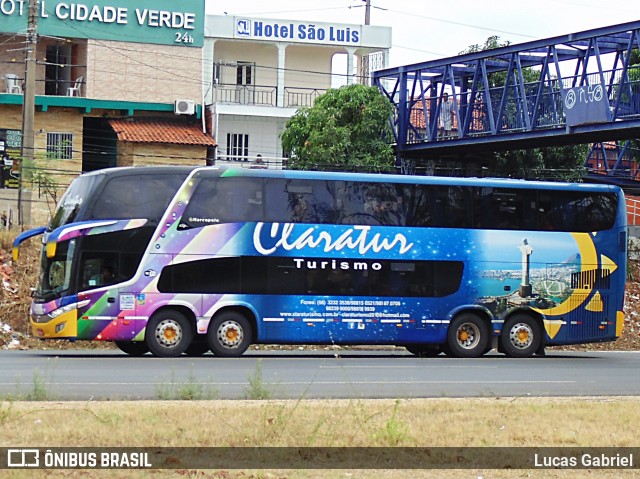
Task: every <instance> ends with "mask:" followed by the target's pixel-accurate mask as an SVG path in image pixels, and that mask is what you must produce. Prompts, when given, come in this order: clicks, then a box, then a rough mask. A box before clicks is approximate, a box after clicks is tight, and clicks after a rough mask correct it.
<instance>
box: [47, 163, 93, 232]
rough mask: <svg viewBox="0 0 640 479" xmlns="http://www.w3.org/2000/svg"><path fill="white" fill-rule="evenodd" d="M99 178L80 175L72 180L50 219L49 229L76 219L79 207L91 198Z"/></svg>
mask: <svg viewBox="0 0 640 479" xmlns="http://www.w3.org/2000/svg"><path fill="white" fill-rule="evenodd" d="M100 180H101V177H100V176H96V175H88V176H80V177H78V178H76V179H75V180H73V181H72V182H71V185H69V188H68V189H67V191H66V193H65V194H64V195H63V197H62V199H61V200H60V203H59V204H58V207H57V209H56V212H55V214H54V216H53V218H52V219H51V223H50V224H49V228H50V230H54V229H56V228H59V227H60V226H63V225H66V224H69V223H73V222H74V221H76V218H77V217H78V213H79V212H80V209H81V208H82V206H83V205H84V204H85V203H86V201H87V200H88V199H89V198H91V192H92V191H93V190H94V189H95V187H96V184H97V183H98V182H99V181H100Z"/></svg>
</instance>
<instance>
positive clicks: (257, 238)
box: [14, 167, 627, 357]
mask: <svg viewBox="0 0 640 479" xmlns="http://www.w3.org/2000/svg"><path fill="white" fill-rule="evenodd" d="M38 234H43V235H44V236H43V248H42V261H41V275H40V279H39V282H38V285H37V288H36V290H35V293H34V298H33V303H32V306H31V327H32V331H33V334H34V335H35V336H36V337H39V338H43V339H44V338H61V339H63V338H66V339H81V340H102V341H114V342H115V343H116V345H117V346H118V347H119V348H120V349H121V350H122V351H124V352H126V353H128V354H131V355H141V354H145V353H147V352H149V351H150V352H151V353H152V354H154V355H156V356H177V355H181V354H189V355H200V354H203V353H205V352H207V351H209V350H211V351H212V352H213V353H214V354H215V355H217V356H227V357H228V356H239V355H241V354H243V352H244V351H245V350H246V349H247V347H248V346H250V345H251V344H265V343H269V344H336V345H362V344H368V345H396V346H404V347H406V348H407V349H408V350H409V351H410V352H412V353H414V354H416V355H423V356H431V355H436V354H439V353H441V352H444V353H445V354H447V355H451V356H456V357H478V356H480V355H483V354H485V353H487V352H488V351H490V350H491V349H492V348H494V347H495V348H497V349H498V351H500V352H503V353H505V354H506V355H508V356H511V357H529V356H531V355H533V354H536V353H539V354H542V353H543V352H544V347H545V346H550V345H566V344H577V343H587V342H599V341H609V340H614V339H615V338H616V337H618V336H620V334H621V332H622V326H623V322H624V316H623V298H624V287H625V277H626V272H625V270H626V244H627V230H626V213H625V202H624V195H623V193H622V191H621V190H620V189H619V188H618V187H615V186H607V185H590V184H569V183H547V182H529V181H522V180H501V179H476V178H441V177H425V176H404V175H382V174H379V175H378V174H355V173H348V174H347V173H329V172H309V171H276V170H267V169H225V168H218V167H199V168H193V167H190V168H182V167H142V168H115V169H108V170H102V171H98V172H93V173H88V174H84V175H81V176H79V177H78V178H77V179H75V180H74V181H73V182H72V184H71V185H70V186H69V188H68V190H67V192H66V193H65V195H64V196H63V198H62V199H61V201H60V204H59V205H58V207H57V210H56V212H55V215H54V217H53V219H52V220H51V222H50V224H49V226H48V227H47V228H39V229H36V230H31V231H27V232H25V233H23V234H21V235H20V236H19V237H18V238H17V239H16V240H15V243H14V253H16V252H17V248H18V247H19V245H20V243H21V242H23V241H24V240H25V239H26V238H28V237H30V236H34V235H38Z"/></svg>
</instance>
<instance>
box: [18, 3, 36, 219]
mask: <svg viewBox="0 0 640 479" xmlns="http://www.w3.org/2000/svg"><path fill="white" fill-rule="evenodd" d="M38 5H39V2H38V0H29V11H28V17H27V37H26V54H25V55H26V61H25V63H26V65H25V73H24V90H23V91H24V96H23V101H22V145H21V147H22V148H21V151H20V155H21V158H20V168H19V171H20V178H19V184H18V224H19V225H22V224H23V221H24V216H23V213H22V177H23V175H24V168H23V166H24V161H25V160H29V162H30V164H33V159H34V119H35V110H36V101H35V100H36V57H37V55H36V54H37V51H36V50H37V47H38Z"/></svg>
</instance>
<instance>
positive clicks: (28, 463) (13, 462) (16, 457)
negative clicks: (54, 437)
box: [7, 449, 40, 467]
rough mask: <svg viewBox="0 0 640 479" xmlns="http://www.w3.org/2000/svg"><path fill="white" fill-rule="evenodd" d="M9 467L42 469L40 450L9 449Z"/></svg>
mask: <svg viewBox="0 0 640 479" xmlns="http://www.w3.org/2000/svg"><path fill="white" fill-rule="evenodd" d="M7 467H40V450H38V449H8V450H7Z"/></svg>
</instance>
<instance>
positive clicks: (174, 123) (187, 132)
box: [109, 118, 216, 146]
mask: <svg viewBox="0 0 640 479" xmlns="http://www.w3.org/2000/svg"><path fill="white" fill-rule="evenodd" d="M109 124H110V125H111V128H113V130H114V131H115V132H116V135H118V140H120V141H125V142H130V143H173V144H178V145H202V146H215V144H216V142H215V140H214V139H213V138H212V137H210V136H209V135H207V134H206V133H204V132H203V131H202V126H201V125H200V124H196V123H187V122H185V121H180V120H177V119H176V120H172V119H164V118H163V119H158V118H114V119H111V120H109Z"/></svg>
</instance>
